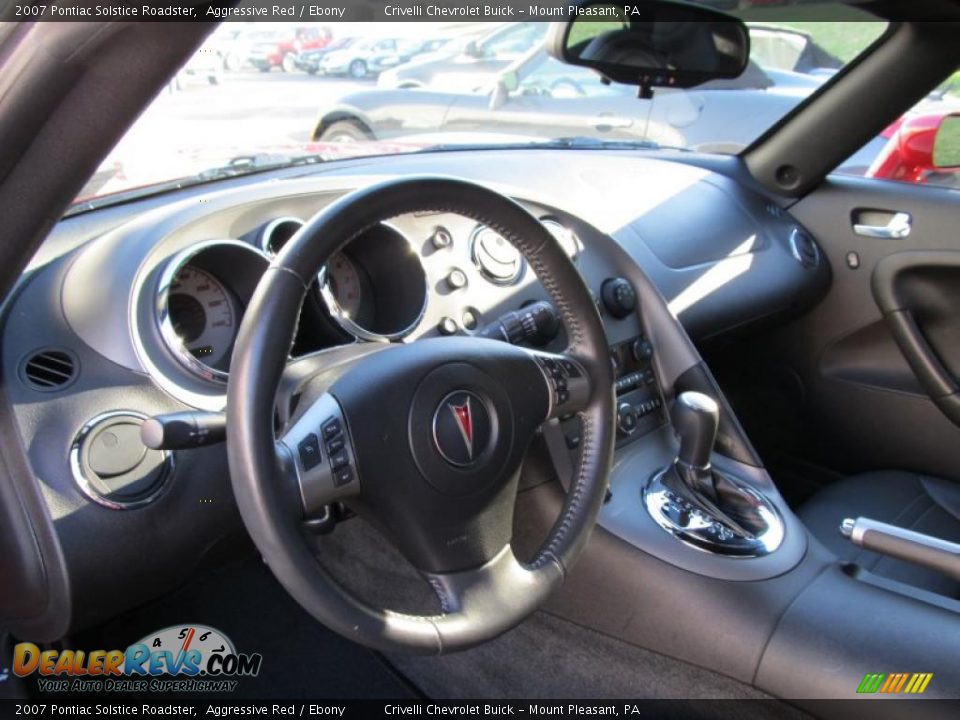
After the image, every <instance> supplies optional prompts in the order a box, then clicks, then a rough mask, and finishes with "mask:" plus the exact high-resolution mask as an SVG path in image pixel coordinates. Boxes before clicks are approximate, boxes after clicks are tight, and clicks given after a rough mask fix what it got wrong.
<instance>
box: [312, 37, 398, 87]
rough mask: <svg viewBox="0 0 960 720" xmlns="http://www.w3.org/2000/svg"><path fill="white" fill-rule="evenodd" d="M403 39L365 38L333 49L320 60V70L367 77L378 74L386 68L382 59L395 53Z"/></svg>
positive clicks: (334, 73)
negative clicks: (382, 63)
mask: <svg viewBox="0 0 960 720" xmlns="http://www.w3.org/2000/svg"><path fill="white" fill-rule="evenodd" d="M402 43H403V41H401V40H397V39H396V38H379V39H373V38H365V39H363V40H360V41H358V42H355V43H350V44H349V45H348V46H347V47H345V48H341V49H340V50H332V51H331V52H329V53H327V54H326V55H324V56H323V58H322V59H321V60H320V72H321V73H323V74H324V75H349V76H350V77H352V78H357V79H359V78H365V77H368V76H371V75H374V76H375V75H377V74H379V72H380V71H381V70H383V69H384V68H383V67H382V66H381V64H380V63H381V61H382V59H383V58H385V57H389V56H392V55H395V54H396V52H397V49H398V48H399V47H400V46H401V45H402Z"/></svg>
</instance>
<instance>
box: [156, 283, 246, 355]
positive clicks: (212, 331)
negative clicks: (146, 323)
mask: <svg viewBox="0 0 960 720" xmlns="http://www.w3.org/2000/svg"><path fill="white" fill-rule="evenodd" d="M167 312H168V313H169V318H170V324H171V325H172V326H173V331H174V333H175V334H176V336H177V337H178V338H179V340H180V342H181V344H182V345H183V347H184V348H185V349H186V350H187V351H188V352H189V353H190V354H191V355H193V356H194V357H195V358H196V359H197V360H199V361H200V362H202V363H203V364H204V365H206V366H207V367H210V368H214V369H216V370H226V369H227V367H228V366H229V363H230V351H231V350H232V348H233V340H234V337H235V336H236V332H237V321H238V318H239V312H238V309H237V303H236V301H235V300H234V299H233V297H232V296H231V294H230V292H229V291H228V290H227V289H226V288H225V287H224V286H223V285H222V284H221V283H220V282H219V281H218V280H217V279H216V278H215V277H213V275H211V274H210V273H208V272H206V271H205V270H201V269H200V268H197V267H194V266H193V265H184V266H183V267H182V268H180V270H179V271H178V272H177V274H176V276H175V277H174V280H173V282H172V283H171V284H170V289H169V295H168V297H167Z"/></svg>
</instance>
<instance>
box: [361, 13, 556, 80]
mask: <svg viewBox="0 0 960 720" xmlns="http://www.w3.org/2000/svg"><path fill="white" fill-rule="evenodd" d="M547 27H548V23H536V22H521V23H512V24H510V25H502V26H499V27H497V28H496V29H494V30H492V31H490V32H488V33H487V34H486V35H483V36H481V37H480V38H478V39H464V40H462V41H460V42H458V43H449V44H447V45H446V46H445V47H443V48H441V49H440V51H439V52H435V53H432V54H430V55H426V56H424V57H422V58H417V59H414V60H413V61H412V62H409V63H406V64H405V65H401V66H400V67H397V68H395V69H393V70H387V71H386V72H384V73H382V74H381V75H380V78H379V80H378V82H377V84H378V86H380V87H382V88H403V89H411V88H421V87H430V88H434V89H443V90H453V89H457V90H474V89H476V88H478V87H483V86H487V85H489V83H490V81H491V80H492V79H494V78H496V77H497V76H498V75H499V74H500V73H501V72H502V71H503V70H505V69H506V68H507V67H508V66H509V65H510V64H511V63H513V62H515V61H516V60H517V59H518V58H520V57H522V56H523V55H525V54H526V53H527V52H529V51H530V50H531V49H532V48H534V47H536V46H538V45H540V43H541V42H542V41H543V38H544V36H545V35H546V32H547Z"/></svg>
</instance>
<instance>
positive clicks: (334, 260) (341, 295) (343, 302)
mask: <svg viewBox="0 0 960 720" xmlns="http://www.w3.org/2000/svg"><path fill="white" fill-rule="evenodd" d="M326 277H327V282H329V283H330V292H332V293H333V297H334V298H335V299H336V301H337V304H338V305H339V306H340V312H341V313H343V315H344V317H347V318H350V319H352V320H354V321H356V320H357V318H358V317H359V315H360V303H361V302H362V300H363V288H362V287H361V285H360V274H359V273H358V272H357V268H356V266H355V265H354V264H353V261H351V260H350V258H348V257H347V256H346V255H344V254H343V253H342V252H339V253H337V254H336V255H334V256H333V257H331V258H330V260H329V262H327V274H326Z"/></svg>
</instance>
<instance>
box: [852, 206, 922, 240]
mask: <svg viewBox="0 0 960 720" xmlns="http://www.w3.org/2000/svg"><path fill="white" fill-rule="evenodd" d="M912 227H913V219H912V218H911V217H910V213H905V212H898V213H896V214H895V215H894V216H893V217H892V218H890V222H888V223H887V224H886V225H861V224H860V223H856V224H854V226H853V231H854V232H855V233H856V234H857V235H862V236H863V237H871V238H880V239H881V240H901V239H903V238H905V237H907V236H908V235H910V230H911V229H912Z"/></svg>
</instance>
